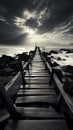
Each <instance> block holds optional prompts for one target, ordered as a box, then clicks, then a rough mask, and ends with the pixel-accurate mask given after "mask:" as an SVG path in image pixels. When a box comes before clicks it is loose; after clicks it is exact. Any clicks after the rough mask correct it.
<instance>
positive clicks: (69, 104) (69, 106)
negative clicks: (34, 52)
mask: <svg viewBox="0 0 73 130" xmlns="http://www.w3.org/2000/svg"><path fill="white" fill-rule="evenodd" d="M39 52H40V55H41V58H42V60H43V62H44V64H45V69H47V70H48V71H49V73H50V74H51V79H50V83H51V82H52V80H54V82H55V84H56V87H57V89H58V90H59V96H58V102H57V104H58V106H59V105H60V106H59V107H61V106H62V108H63V111H64V112H66V114H67V115H68V116H69V117H70V118H71V119H73V97H71V96H70V95H69V93H67V92H65V90H64V87H66V86H67V83H68V79H65V81H64V82H62V77H58V76H57V74H56V70H55V68H54V67H51V66H50V64H49V63H48V61H47V59H46V58H45V57H44V56H43V55H42V51H41V49H40V48H39ZM60 72H61V71H60ZM59 78H60V79H59ZM66 82H67V83H66ZM69 85H71V84H70V83H69Z"/></svg>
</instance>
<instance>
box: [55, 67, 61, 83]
mask: <svg viewBox="0 0 73 130" xmlns="http://www.w3.org/2000/svg"><path fill="white" fill-rule="evenodd" d="M53 71H54V72H55V73H56V75H57V77H58V78H59V80H60V81H61V82H63V81H62V78H63V74H62V70H61V69H60V68H57V67H55V68H54V69H53Z"/></svg>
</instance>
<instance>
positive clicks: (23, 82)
mask: <svg viewBox="0 0 73 130" xmlns="http://www.w3.org/2000/svg"><path fill="white" fill-rule="evenodd" d="M20 64H21V75H22V84H23V85H25V84H26V81H25V73H24V70H23V66H22V61H20Z"/></svg>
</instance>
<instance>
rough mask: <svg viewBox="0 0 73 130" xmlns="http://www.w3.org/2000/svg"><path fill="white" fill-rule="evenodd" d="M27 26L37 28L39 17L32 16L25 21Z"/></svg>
mask: <svg viewBox="0 0 73 130" xmlns="http://www.w3.org/2000/svg"><path fill="white" fill-rule="evenodd" d="M25 25H26V26H29V27H30V28H37V27H38V22H37V19H34V18H30V19H28V20H27V21H26V22H25Z"/></svg>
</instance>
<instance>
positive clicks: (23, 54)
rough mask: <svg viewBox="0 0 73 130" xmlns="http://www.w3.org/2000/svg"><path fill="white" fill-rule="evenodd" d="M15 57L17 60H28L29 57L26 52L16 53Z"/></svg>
mask: <svg viewBox="0 0 73 130" xmlns="http://www.w3.org/2000/svg"><path fill="white" fill-rule="evenodd" d="M17 57H18V58H17V59H18V60H19V61H25V62H26V61H28V59H29V55H27V54H26V53H22V54H17Z"/></svg>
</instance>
